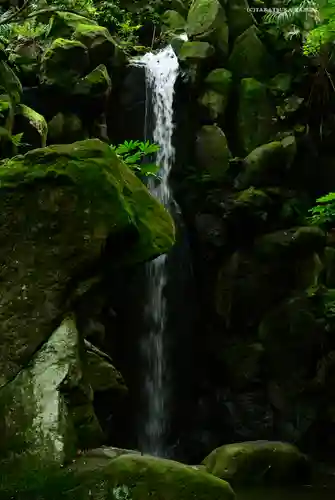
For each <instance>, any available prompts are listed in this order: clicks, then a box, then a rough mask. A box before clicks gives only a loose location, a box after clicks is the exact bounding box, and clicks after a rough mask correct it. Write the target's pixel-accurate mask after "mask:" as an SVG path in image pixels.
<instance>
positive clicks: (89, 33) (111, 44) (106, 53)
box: [73, 23, 116, 67]
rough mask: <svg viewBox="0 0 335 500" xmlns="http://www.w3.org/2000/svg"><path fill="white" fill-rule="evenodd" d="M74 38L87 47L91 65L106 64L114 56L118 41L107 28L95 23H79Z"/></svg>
mask: <svg viewBox="0 0 335 500" xmlns="http://www.w3.org/2000/svg"><path fill="white" fill-rule="evenodd" d="M73 38H74V39H75V40H78V41H79V42H81V43H83V44H84V45H85V47H87V49H88V52H89V57H90V62H91V65H92V66H93V67H94V66H98V65H100V64H106V63H107V62H108V60H109V59H110V58H111V57H113V55H114V53H115V48H116V42H115V40H114V38H113V37H112V35H111V34H110V32H109V31H108V29H107V28H105V27H103V26H97V25H93V24H88V23H87V24H78V26H77V27H76V30H75V32H74V34H73Z"/></svg>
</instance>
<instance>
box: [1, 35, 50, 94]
mask: <svg viewBox="0 0 335 500" xmlns="http://www.w3.org/2000/svg"><path fill="white" fill-rule="evenodd" d="M41 55H42V47H41V46H40V45H39V44H38V43H37V42H36V40H32V39H28V40H23V41H20V42H19V43H16V44H15V45H14V46H13V47H10V54H9V57H8V60H9V62H10V63H12V64H15V65H16V67H17V68H18V70H19V76H20V79H21V80H22V81H23V82H24V84H25V85H35V84H36V83H37V73H38V72H39V69H40V61H41Z"/></svg>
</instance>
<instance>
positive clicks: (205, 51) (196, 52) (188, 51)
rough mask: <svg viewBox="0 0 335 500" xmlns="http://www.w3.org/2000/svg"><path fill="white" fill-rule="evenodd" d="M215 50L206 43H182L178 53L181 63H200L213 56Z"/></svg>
mask: <svg viewBox="0 0 335 500" xmlns="http://www.w3.org/2000/svg"><path fill="white" fill-rule="evenodd" d="M214 52H215V50H214V47H213V46H212V45H210V44H209V43H208V42H196V41H195V42H184V43H183V44H182V46H181V47H180V49H179V51H178V57H179V59H180V60H181V61H189V62H200V61H201V60H203V59H207V58H209V57H211V56H212V55H213V54H214Z"/></svg>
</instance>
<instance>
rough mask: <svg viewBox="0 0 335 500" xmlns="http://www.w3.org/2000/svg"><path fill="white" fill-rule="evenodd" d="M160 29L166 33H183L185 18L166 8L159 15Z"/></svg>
mask: <svg viewBox="0 0 335 500" xmlns="http://www.w3.org/2000/svg"><path fill="white" fill-rule="evenodd" d="M161 20H162V24H163V25H162V29H163V31H165V32H168V33H184V32H185V24H186V20H185V18H184V17H183V16H182V15H181V14H180V13H179V12H177V11H175V10H167V11H166V12H164V14H163V15H162V17H161Z"/></svg>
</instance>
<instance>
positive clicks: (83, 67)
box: [41, 38, 89, 91]
mask: <svg viewBox="0 0 335 500" xmlns="http://www.w3.org/2000/svg"><path fill="white" fill-rule="evenodd" d="M88 68H89V57H88V50H87V48H86V47H85V45H83V44H82V43H81V42H79V41H77V40H66V39H64V38H57V39H56V40H54V41H53V42H52V44H51V46H50V47H49V48H48V49H47V50H46V52H45V53H44V54H43V58H42V74H41V83H43V84H45V85H48V86H56V87H60V88H65V89H66V90H68V91H71V90H72V87H73V85H74V84H75V83H76V82H77V80H78V79H79V78H80V77H82V76H84V74H85V73H86V71H87V70H88Z"/></svg>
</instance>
